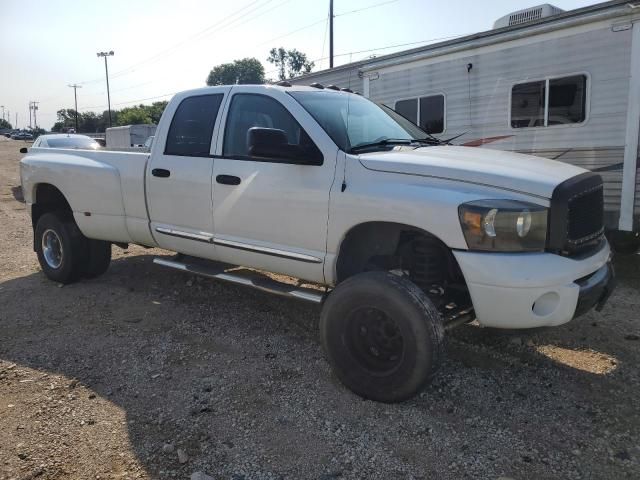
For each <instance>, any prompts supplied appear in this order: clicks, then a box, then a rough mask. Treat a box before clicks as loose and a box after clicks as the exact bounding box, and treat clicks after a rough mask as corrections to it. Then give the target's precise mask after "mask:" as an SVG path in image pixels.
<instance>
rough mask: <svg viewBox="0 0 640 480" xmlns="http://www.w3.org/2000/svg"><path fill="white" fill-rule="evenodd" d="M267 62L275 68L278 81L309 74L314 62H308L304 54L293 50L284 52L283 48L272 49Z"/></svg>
mask: <svg viewBox="0 0 640 480" xmlns="http://www.w3.org/2000/svg"><path fill="white" fill-rule="evenodd" d="M267 62H269V63H273V64H274V65H275V66H276V68H277V69H278V78H279V79H280V80H284V79H286V78H293V77H297V76H298V75H302V74H304V73H309V72H311V70H312V69H313V67H314V66H315V63H314V62H310V61H309V59H308V58H307V54H306V53H302V52H301V51H299V50H296V49H295V48H294V49H293V50H285V49H284V48H283V47H278V48H272V49H271V50H270V51H269V58H267Z"/></svg>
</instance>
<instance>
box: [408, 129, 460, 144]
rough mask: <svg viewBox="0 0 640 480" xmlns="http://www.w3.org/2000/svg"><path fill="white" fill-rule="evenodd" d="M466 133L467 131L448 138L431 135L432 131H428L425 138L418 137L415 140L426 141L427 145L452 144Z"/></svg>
mask: <svg viewBox="0 0 640 480" xmlns="http://www.w3.org/2000/svg"><path fill="white" fill-rule="evenodd" d="M465 133H467V132H462V133H461V134H460V135H456V136H455V137H451V138H447V139H441V138H437V137H434V136H433V135H431V134H430V133H427V136H426V137H425V138H417V139H415V140H414V142H419V143H424V144H427V145H451V142H452V141H453V140H455V139H456V138H460V137H461V136H463V135H464V134H465Z"/></svg>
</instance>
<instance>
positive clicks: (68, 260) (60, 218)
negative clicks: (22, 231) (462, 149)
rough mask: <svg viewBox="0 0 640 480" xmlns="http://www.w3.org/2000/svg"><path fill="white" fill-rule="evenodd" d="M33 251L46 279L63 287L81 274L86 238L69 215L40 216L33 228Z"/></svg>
mask: <svg viewBox="0 0 640 480" xmlns="http://www.w3.org/2000/svg"><path fill="white" fill-rule="evenodd" d="M45 245H47V246H48V247H45ZM35 248H36V253H37V254H38V261H39V262H40V267H41V268H42V271H43V272H44V274H45V275H46V276H47V277H48V278H49V279H51V280H53V281H55V282H59V283H65V284H66V283H72V282H74V281H76V280H78V279H79V278H80V276H81V275H82V274H83V265H84V264H85V262H86V258H87V239H86V238H85V236H84V235H82V233H81V232H80V230H79V229H78V227H77V225H76V224H75V222H74V221H73V217H72V216H71V215H69V214H66V213H64V212H56V213H45V214H44V215H42V216H41V217H40V218H39V219H38V223H37V225H36V231H35ZM56 251H57V252H59V254H58V255H56V253H55V252H56ZM51 252H54V253H51Z"/></svg>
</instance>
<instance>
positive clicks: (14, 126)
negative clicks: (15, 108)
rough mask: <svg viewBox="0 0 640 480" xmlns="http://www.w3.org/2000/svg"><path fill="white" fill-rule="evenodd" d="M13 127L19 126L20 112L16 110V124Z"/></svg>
mask: <svg viewBox="0 0 640 480" xmlns="http://www.w3.org/2000/svg"><path fill="white" fill-rule="evenodd" d="M13 128H18V112H16V124H15V125H14V126H13Z"/></svg>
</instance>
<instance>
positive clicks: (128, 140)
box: [106, 124, 156, 148]
mask: <svg viewBox="0 0 640 480" xmlns="http://www.w3.org/2000/svg"><path fill="white" fill-rule="evenodd" d="M155 133H156V125H146V124H143V125H125V126H123V127H110V128H107V131H106V143H107V148H136V147H138V148H139V147H142V146H144V142H146V141H147V138H149V137H150V136H151V135H154V134H155Z"/></svg>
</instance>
